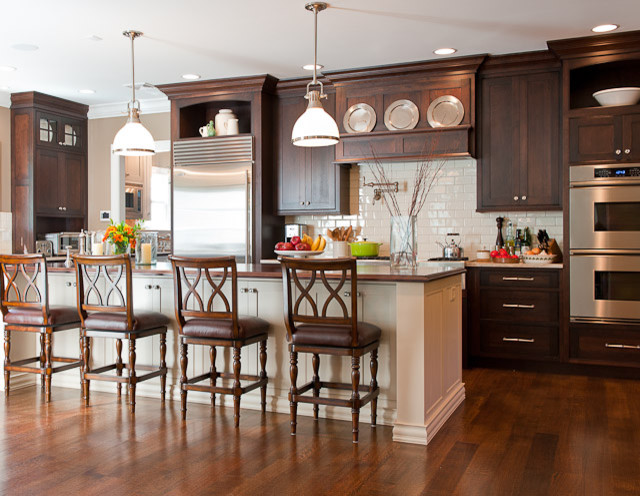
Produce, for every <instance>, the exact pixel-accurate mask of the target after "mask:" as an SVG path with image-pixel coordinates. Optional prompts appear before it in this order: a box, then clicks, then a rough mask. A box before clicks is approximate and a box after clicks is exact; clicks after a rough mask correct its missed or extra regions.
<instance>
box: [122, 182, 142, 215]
mask: <svg viewBox="0 0 640 496" xmlns="http://www.w3.org/2000/svg"><path fill="white" fill-rule="evenodd" d="M143 190H144V188H143V187H142V186H141V185H138V184H126V185H125V188H124V206H125V212H126V218H127V219H142V194H143Z"/></svg>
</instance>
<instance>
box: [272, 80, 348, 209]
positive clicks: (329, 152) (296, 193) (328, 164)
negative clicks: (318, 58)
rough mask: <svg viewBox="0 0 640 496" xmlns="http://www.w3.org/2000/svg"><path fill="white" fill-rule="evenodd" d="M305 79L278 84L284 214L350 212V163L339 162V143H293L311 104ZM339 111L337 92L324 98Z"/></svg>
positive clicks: (327, 106)
mask: <svg viewBox="0 0 640 496" xmlns="http://www.w3.org/2000/svg"><path fill="white" fill-rule="evenodd" d="M307 82H308V80H307V79H304V80H302V81H300V80H294V81H283V82H282V83H281V84H278V88H279V90H278V104H277V106H276V114H275V115H276V119H275V121H276V142H277V150H276V164H277V177H278V213H279V214H280V215H297V214H305V215H306V214H329V213H348V209H349V171H348V166H346V165H338V164H336V163H334V162H335V150H336V149H335V147H334V146H322V147H301V146H295V145H293V144H292V143H291V131H292V130H293V125H294V124H295V122H296V120H298V118H299V117H300V116H301V115H302V113H303V112H304V111H305V109H306V107H307V100H305V98H304V94H305V93H304V85H306V83H307ZM322 105H323V107H324V109H325V110H326V111H327V112H328V113H329V114H330V115H332V116H334V115H335V94H334V93H331V92H329V94H328V98H327V99H326V100H323V101H322Z"/></svg>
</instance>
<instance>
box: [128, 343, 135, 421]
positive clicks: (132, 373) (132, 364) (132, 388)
mask: <svg viewBox="0 0 640 496" xmlns="http://www.w3.org/2000/svg"><path fill="white" fill-rule="evenodd" d="M136 381H137V378H136V340H135V338H134V337H129V405H130V406H131V413H135V412H136Z"/></svg>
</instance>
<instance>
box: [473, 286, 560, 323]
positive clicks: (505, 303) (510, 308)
mask: <svg viewBox="0 0 640 496" xmlns="http://www.w3.org/2000/svg"><path fill="white" fill-rule="evenodd" d="M480 318H482V319H499V320H508V321H510V322H511V321H513V322H557V321H558V293H557V292H550V291H518V290H516V291H504V290H501V291H495V290H490V289H481V290H480Z"/></svg>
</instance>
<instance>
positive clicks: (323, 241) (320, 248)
mask: <svg viewBox="0 0 640 496" xmlns="http://www.w3.org/2000/svg"><path fill="white" fill-rule="evenodd" d="M325 246H327V240H326V239H324V238H323V237H322V236H320V246H319V247H318V251H322V250H324V248H325Z"/></svg>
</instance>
